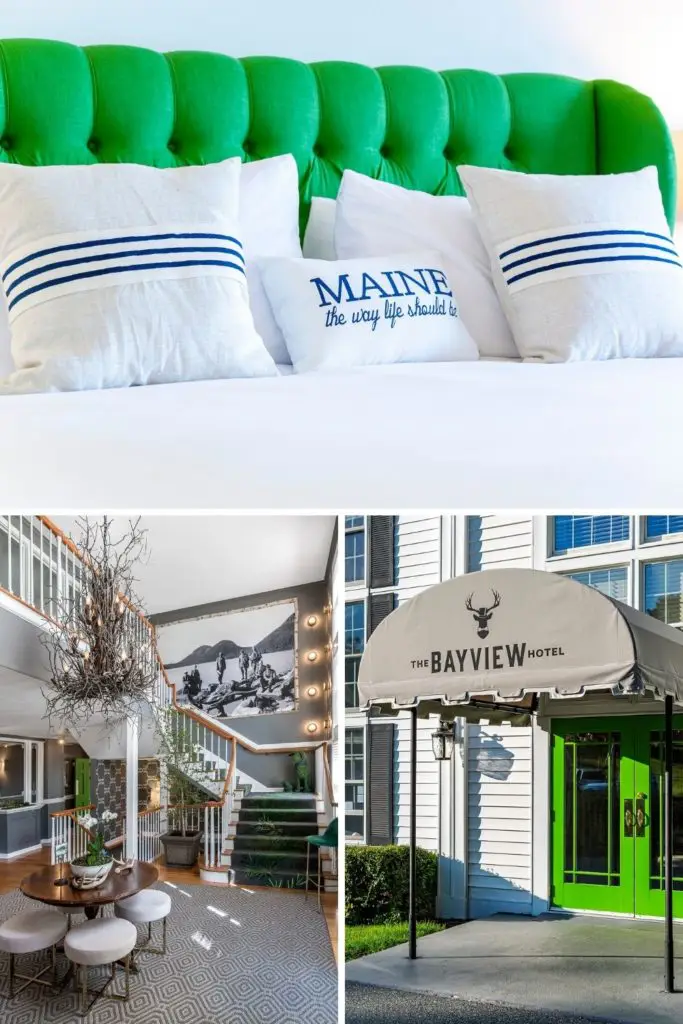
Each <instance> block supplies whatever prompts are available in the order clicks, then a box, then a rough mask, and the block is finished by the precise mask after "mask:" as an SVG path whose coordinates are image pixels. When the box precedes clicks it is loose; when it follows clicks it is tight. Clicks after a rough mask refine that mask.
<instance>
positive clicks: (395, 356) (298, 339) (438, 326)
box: [261, 251, 479, 373]
mask: <svg viewBox="0 0 683 1024" xmlns="http://www.w3.org/2000/svg"><path fill="white" fill-rule="evenodd" d="M261 274H262V278H263V282H264V284H265V287H266V291H267V293H268V297H269V299H270V303H271V306H272V308H273V312H274V314H275V317H276V319H277V321H278V323H279V325H280V327H281V328H282V332H283V334H284V336H285V340H286V341H287V348H288V349H289V354H290V356H291V357H292V363H293V364H294V368H295V370H296V371H297V373H305V372H307V371H309V370H341V369H350V368H352V367H357V366H372V365H378V364H384V363H405V362H408V363H424V362H439V361H444V362H445V361H451V360H456V359H477V358H478V355H479V353H478V351H477V346H476V345H475V344H474V342H473V340H472V338H471V337H470V335H469V334H468V332H467V329H466V327H465V325H464V324H463V323H462V321H461V319H460V314H459V310H458V304H457V300H456V298H455V296H454V294H453V289H452V288H451V285H450V282H449V280H448V275H447V273H446V270H445V266H444V261H443V259H442V257H441V256H440V254H439V253H437V252H429V251H426V252H425V251H423V252H418V253H408V254H404V255H400V256H393V257H379V258H375V259H370V258H366V259H360V260H341V261H329V260H305V259H304V260H296V259H269V260H262V261H261Z"/></svg>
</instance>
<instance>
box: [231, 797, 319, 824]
mask: <svg viewBox="0 0 683 1024" xmlns="http://www.w3.org/2000/svg"><path fill="white" fill-rule="evenodd" d="M240 818H244V820H245V821H259V820H260V819H261V818H270V819H272V820H273V821H280V820H286V819H289V820H290V821H306V820H308V821H317V820H318V815H317V812H316V809H315V807H312V806H309V807H288V808H286V809H283V808H280V807H251V806H247V805H246V804H245V802H244V801H242V806H241V807H240Z"/></svg>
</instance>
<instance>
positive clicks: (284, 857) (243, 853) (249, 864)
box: [230, 850, 313, 874]
mask: <svg viewBox="0 0 683 1024" xmlns="http://www.w3.org/2000/svg"><path fill="white" fill-rule="evenodd" d="M312 863H313V859H311V864H312ZM230 865H231V867H233V868H238V867H239V868H243V869H244V870H245V871H248V870H253V871H258V872H264V871H265V872H269V871H271V870H276V871H285V870H288V871H290V872H292V873H293V874H295V873H296V872H298V871H301V872H303V873H304V874H305V873H306V854H305V853H297V852H296V851H295V852H293V853H292V852H291V851H288V850H233V852H232V854H231V857H230Z"/></svg>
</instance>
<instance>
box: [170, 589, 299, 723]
mask: <svg viewBox="0 0 683 1024" xmlns="http://www.w3.org/2000/svg"><path fill="white" fill-rule="evenodd" d="M297 634H298V610H297V603H296V600H291V601H279V602H277V603H275V604H266V605H259V606H256V607H252V608H243V609H239V610H236V611H230V612H221V613H220V614H218V615H210V616H206V617H204V618H199V619H189V620H186V621H184V622H173V623H169V624H168V625H166V626H162V627H160V629H159V631H158V634H157V639H158V644H159V650H160V653H161V656H162V658H163V661H164V665H165V666H166V671H167V673H168V677H169V679H170V681H171V682H172V683H173V684H174V685H175V687H176V696H177V700H178V703H179V704H182V703H185V704H191V705H194V707H196V708H198V709H199V710H200V711H203V712H204V713H205V714H209V715H211V716H213V717H215V718H237V717H245V716H247V715H268V714H279V713H282V712H285V711H296V710H297V708H298V703H299V683H298V667H297Z"/></svg>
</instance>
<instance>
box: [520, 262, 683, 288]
mask: <svg viewBox="0 0 683 1024" xmlns="http://www.w3.org/2000/svg"><path fill="white" fill-rule="evenodd" d="M624 260H629V261H634V260H645V261H650V262H654V263H670V264H671V266H674V267H679V268H681V262H680V260H667V259H665V258H664V257H663V256H645V255H638V256H592V257H586V259H582V260H562V261H560V262H559V263H551V264H549V265H548V266H545V267H534V268H533V269H532V270H524V271H522V272H521V273H520V274H513V276H512V277H508V278H507V279H506V283H507V284H514V282H515V281H521V280H522V279H523V278H525V277H532V276H534V275H535V274H546V273H549V272H550V271H552V270H560V269H562V268H563V267H578V266H582V265H583V264H588V263H619V262H621V261H624Z"/></svg>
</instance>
